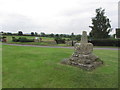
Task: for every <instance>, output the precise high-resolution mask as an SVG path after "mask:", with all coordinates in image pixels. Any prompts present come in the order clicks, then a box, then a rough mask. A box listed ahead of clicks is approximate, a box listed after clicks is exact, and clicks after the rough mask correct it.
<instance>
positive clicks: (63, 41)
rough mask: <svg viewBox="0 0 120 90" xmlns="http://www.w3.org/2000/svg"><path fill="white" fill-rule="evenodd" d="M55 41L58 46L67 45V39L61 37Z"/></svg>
mask: <svg viewBox="0 0 120 90" xmlns="http://www.w3.org/2000/svg"><path fill="white" fill-rule="evenodd" d="M54 40H55V41H56V43H57V44H65V39H62V38H60V37H56V38H55V39H54Z"/></svg>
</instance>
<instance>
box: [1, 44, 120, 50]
mask: <svg viewBox="0 0 120 90" xmlns="http://www.w3.org/2000/svg"><path fill="white" fill-rule="evenodd" d="M2 44H3V45H13V46H31V47H48V48H74V47H63V46H39V45H22V44H7V43H2ZM94 49H103V50H118V48H94ZM119 50H120V49H119Z"/></svg>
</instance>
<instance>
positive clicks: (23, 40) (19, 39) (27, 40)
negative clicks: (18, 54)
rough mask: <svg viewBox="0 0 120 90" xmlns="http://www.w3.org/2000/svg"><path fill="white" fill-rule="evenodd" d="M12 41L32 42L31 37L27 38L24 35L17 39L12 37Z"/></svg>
mask: <svg viewBox="0 0 120 90" xmlns="http://www.w3.org/2000/svg"><path fill="white" fill-rule="evenodd" d="M12 41H13V42H34V40H33V39H27V38H25V37H19V38H18V39H16V38H15V37H12Z"/></svg>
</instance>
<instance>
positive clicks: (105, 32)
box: [89, 8, 112, 39]
mask: <svg viewBox="0 0 120 90" xmlns="http://www.w3.org/2000/svg"><path fill="white" fill-rule="evenodd" d="M89 27H90V28H91V29H92V30H91V32H90V37H91V38H92V39H104V38H109V33H110V32H111V31H112V29H111V25H110V20H109V19H108V18H107V16H105V9H102V8H98V9H96V16H95V17H93V18H92V26H89Z"/></svg>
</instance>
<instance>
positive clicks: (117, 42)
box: [89, 39, 120, 47]
mask: <svg viewBox="0 0 120 90" xmlns="http://www.w3.org/2000/svg"><path fill="white" fill-rule="evenodd" d="M89 42H90V43H92V44H93V45H94V46H117V47H120V39H103V40H91V41H89Z"/></svg>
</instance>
